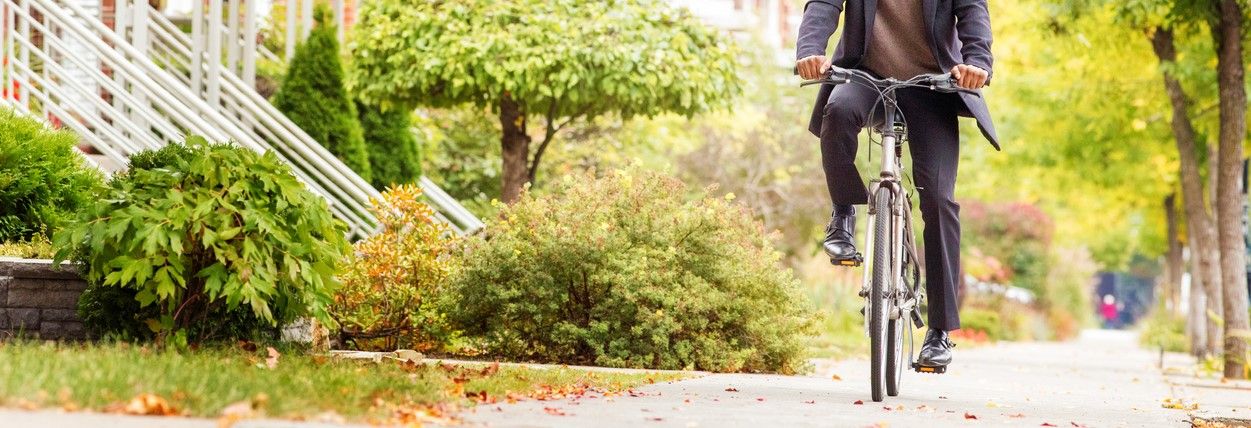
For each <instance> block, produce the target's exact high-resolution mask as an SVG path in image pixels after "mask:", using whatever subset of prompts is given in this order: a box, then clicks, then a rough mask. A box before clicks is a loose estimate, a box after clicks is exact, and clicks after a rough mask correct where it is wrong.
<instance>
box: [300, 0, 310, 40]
mask: <svg viewBox="0 0 1251 428" xmlns="http://www.w3.org/2000/svg"><path fill="white" fill-rule="evenodd" d="M300 5H301V6H302V10H301V11H300V15H301V16H300V26H301V27H300V41H304V39H307V38H308V33H309V32H310V31H312V30H313V0H300Z"/></svg>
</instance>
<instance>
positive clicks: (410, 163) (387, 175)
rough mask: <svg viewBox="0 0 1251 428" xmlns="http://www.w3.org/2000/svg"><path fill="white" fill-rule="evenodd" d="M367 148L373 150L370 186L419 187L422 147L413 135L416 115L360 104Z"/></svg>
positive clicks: (357, 106)
mask: <svg viewBox="0 0 1251 428" xmlns="http://www.w3.org/2000/svg"><path fill="white" fill-rule="evenodd" d="M356 111H357V112H358V113H360V122H361V128H363V129H364V131H365V145H366V146H367V147H368V148H369V172H370V174H371V180H370V182H371V183H372V184H373V185H374V187H376V188H379V189H383V188H386V187H387V186H392V185H396V184H409V183H415V182H417V180H418V179H420V178H421V146H420V145H419V144H418V142H417V138H416V137H415V136H414V135H413V130H412V129H411V128H412V125H413V121H412V119H411V118H410V117H409V115H410V114H412V112H410V111H408V110H407V109H400V108H391V109H388V110H383V109H382V108H381V107H376V106H371V105H368V104H364V103H362V102H360V101H357V102H356Z"/></svg>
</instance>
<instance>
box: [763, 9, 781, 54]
mask: <svg viewBox="0 0 1251 428" xmlns="http://www.w3.org/2000/svg"><path fill="white" fill-rule="evenodd" d="M778 6H779V4H778V0H765V13H764V19H765V23H764V24H765V25H764V34H765V42H766V43H768V44H769V46H772V47H775V48H776V47H779V46H782V28H781V27H782V26H781V22H780V21H781V19H782V15H781V13H780V11H779V10H778Z"/></svg>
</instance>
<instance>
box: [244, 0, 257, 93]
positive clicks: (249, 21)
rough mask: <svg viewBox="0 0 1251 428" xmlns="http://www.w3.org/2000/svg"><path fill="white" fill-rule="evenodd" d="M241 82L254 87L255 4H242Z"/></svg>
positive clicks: (246, 2)
mask: <svg viewBox="0 0 1251 428" xmlns="http://www.w3.org/2000/svg"><path fill="white" fill-rule="evenodd" d="M243 9H244V10H243V82H244V83H247V84H248V87H249V88H255V87H256V2H249V1H245V2H244V3H243Z"/></svg>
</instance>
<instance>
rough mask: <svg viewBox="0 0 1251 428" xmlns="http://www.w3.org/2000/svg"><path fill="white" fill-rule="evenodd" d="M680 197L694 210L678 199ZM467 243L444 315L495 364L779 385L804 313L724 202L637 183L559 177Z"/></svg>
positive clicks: (744, 216) (753, 227)
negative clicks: (600, 368)
mask: <svg viewBox="0 0 1251 428" xmlns="http://www.w3.org/2000/svg"><path fill="white" fill-rule="evenodd" d="M690 193H696V194H697V195H698V196H697V197H695V198H693V199H690V198H688V197H687V195H688V194H690ZM487 230H488V231H489V235H488V236H486V237H482V238H476V239H470V240H468V241H467V242H466V245H465V246H464V248H463V253H462V255H463V257H464V261H463V263H464V264H463V267H461V268H458V269H457V271H456V272H455V273H454V274H453V278H452V280H451V290H450V293H449V294H448V298H447V302H448V305H447V306H448V308H449V315H450V316H451V318H452V320H453V321H454V322H455V323H456V324H457V325H458V326H459V327H460V328H462V329H463V331H464V333H465V334H466V335H467V337H470V338H472V339H474V340H478V341H480V343H481V344H482V345H483V346H484V347H485V350H486V351H487V352H488V353H490V354H494V355H496V356H502V357H507V358H513V359H534V360H543V361H552V362H565V363H594V364H599V365H606V366H621V367H646V368H658V369H700V370H713V371H774V372H784V373H791V372H795V371H798V370H800V369H801V368H802V367H803V366H804V365H805V362H804V359H803V355H802V354H803V350H804V348H805V344H804V343H803V342H802V341H803V339H804V338H806V337H808V335H809V333H810V332H811V326H812V320H811V316H812V312H811V309H810V307H809V306H810V305H809V304H808V302H807V301H806V299H804V297H803V295H802V294H801V292H800V289H799V284H798V282H797V281H796V280H795V278H794V277H793V275H792V273H791V271H790V270H789V269H786V268H785V267H783V266H782V265H781V263H780V257H781V254H780V253H778V252H777V251H776V250H774V249H773V248H772V246H771V244H770V241H769V237H768V235H767V234H766V233H765V232H764V230H763V227H761V225H760V223H759V222H758V221H756V220H754V219H753V217H752V216H751V215H750V213H749V212H747V211H746V210H745V209H743V208H741V207H740V206H738V205H736V204H732V203H731V202H730V201H728V200H727V199H726V198H712V197H709V196H708V192H707V191H704V192H691V191H690V190H689V189H687V188H686V187H685V186H684V185H683V184H682V183H681V182H680V181H678V180H675V179H673V178H670V177H666V176H663V175H660V174H657V173H652V172H646V171H640V170H637V169H631V170H625V171H615V172H611V173H608V174H606V176H604V177H602V178H596V177H594V176H591V175H590V174H577V175H569V176H566V177H565V178H564V179H563V180H562V181H561V182H560V183H558V185H557V189H556V191H555V192H553V193H552V194H550V195H544V196H534V195H532V194H525V195H524V196H523V197H522V198H521V200H520V201H518V202H517V203H516V204H514V205H512V206H509V207H504V208H503V209H502V210H501V212H500V216H499V218H498V219H497V220H495V221H494V222H492V224H491V225H489V226H488V228H487Z"/></svg>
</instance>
